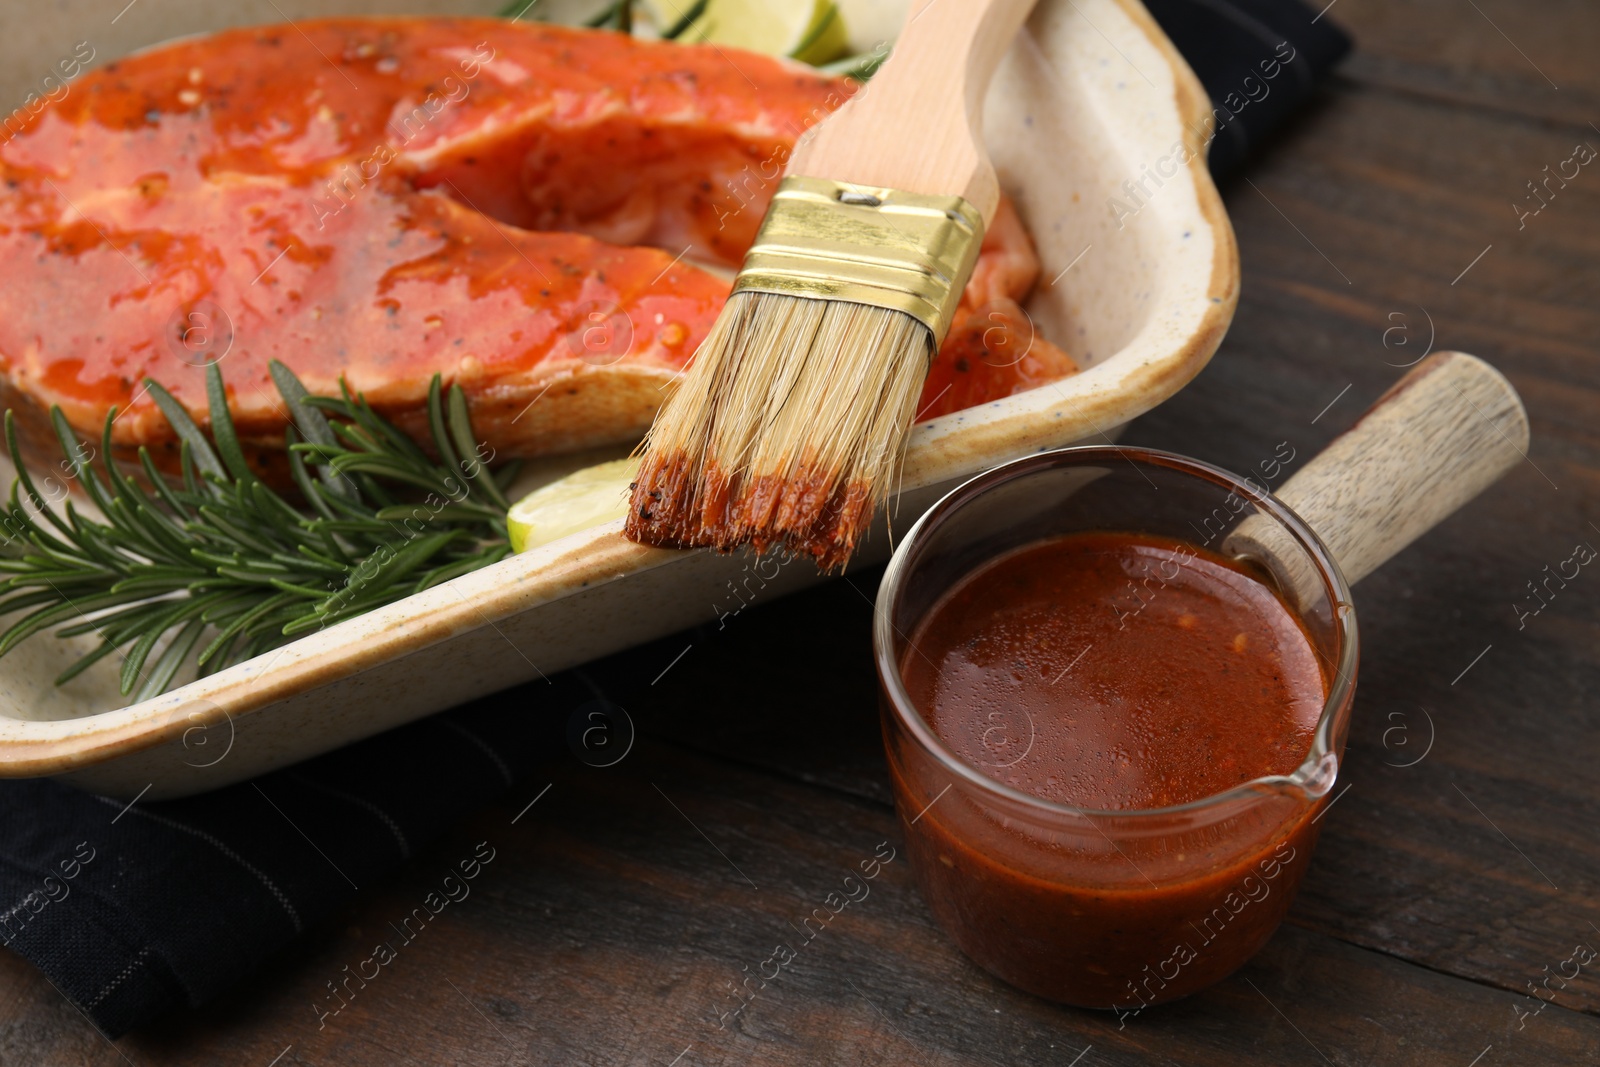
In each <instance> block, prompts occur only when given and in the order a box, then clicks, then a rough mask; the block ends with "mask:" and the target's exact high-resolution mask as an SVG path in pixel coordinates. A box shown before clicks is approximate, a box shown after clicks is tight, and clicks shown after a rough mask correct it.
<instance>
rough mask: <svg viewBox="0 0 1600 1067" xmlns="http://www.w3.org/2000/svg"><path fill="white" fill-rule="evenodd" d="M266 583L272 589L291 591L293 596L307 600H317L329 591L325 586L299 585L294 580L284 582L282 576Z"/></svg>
mask: <svg viewBox="0 0 1600 1067" xmlns="http://www.w3.org/2000/svg"><path fill="white" fill-rule="evenodd" d="M267 584H269V585H271V586H272V588H274V589H280V590H282V591H283V592H285V593H293V594H294V595H295V596H301V597H305V598H306V599H307V600H317V599H319V598H321V597H325V596H327V595H328V593H329V592H331V590H329V589H326V588H323V589H318V588H315V587H314V586H309V585H300V584H298V583H296V582H286V581H284V580H283V579H282V578H273V579H271V580H270V581H269V582H268V583H267Z"/></svg>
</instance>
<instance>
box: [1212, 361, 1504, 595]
mask: <svg viewBox="0 0 1600 1067" xmlns="http://www.w3.org/2000/svg"><path fill="white" fill-rule="evenodd" d="M1527 451H1528V414H1527V412H1526V411H1525V410H1523V407H1522V400H1521V398H1519V397H1518V396H1517V391H1516V389H1515V388H1513V387H1512V385H1511V383H1510V382H1508V381H1507V380H1506V379H1505V376H1504V375H1502V374H1501V373H1500V372H1499V371H1497V370H1495V369H1494V368H1493V367H1491V366H1489V364H1487V363H1485V362H1484V361H1483V360H1481V359H1478V358H1477V357H1476V356H1469V355H1466V354H1465V353H1462V352H1439V353H1436V354H1434V355H1432V356H1429V357H1428V358H1427V359H1425V360H1423V361H1422V362H1421V363H1419V364H1418V365H1417V366H1416V367H1415V368H1414V369H1413V370H1412V371H1411V372H1410V373H1408V374H1407V375H1406V376H1405V377H1403V378H1401V379H1400V380H1399V381H1398V382H1396V383H1395V384H1394V385H1393V386H1392V387H1391V388H1390V389H1389V391H1388V392H1386V393H1384V394H1383V396H1381V397H1379V398H1378V400H1377V402H1376V403H1375V404H1373V405H1372V407H1371V408H1370V409H1368V411H1367V413H1366V414H1365V415H1363V416H1362V417H1361V419H1360V420H1359V421H1358V422H1357V423H1356V424H1355V425H1354V426H1352V427H1351V428H1350V429H1349V430H1347V431H1345V433H1344V434H1342V435H1341V436H1340V437H1338V438H1336V439H1335V440H1334V442H1333V443H1332V444H1330V445H1329V446H1328V447H1327V448H1325V449H1323V451H1322V452H1321V453H1320V454H1318V455H1317V456H1316V458H1314V459H1313V460H1312V461H1311V462H1310V463H1309V464H1308V465H1307V466H1306V467H1305V468H1304V469H1303V470H1301V471H1300V473H1298V474H1296V475H1295V476H1294V477H1293V478H1291V479H1289V481H1288V482H1286V483H1285V484H1284V486H1283V488H1282V489H1280V490H1279V491H1278V493H1277V497H1278V499H1279V500H1282V501H1283V502H1284V503H1285V504H1287V505H1289V507H1291V508H1293V509H1294V511H1295V513H1296V514H1297V515H1299V516H1300V517H1301V518H1302V519H1304V520H1305V521H1306V523H1307V525H1309V526H1310V527H1311V528H1312V529H1313V530H1315V531H1316V532H1317V536H1319V537H1321V538H1322V542H1323V544H1325V545H1327V546H1328V550H1329V551H1330V552H1332V553H1333V557H1334V559H1335V560H1337V561H1338V563H1339V569H1340V570H1342V571H1343V572H1344V576H1345V580H1346V581H1348V582H1350V583H1351V584H1352V585H1354V584H1355V583H1356V582H1358V581H1360V580H1361V579H1362V578H1364V577H1366V576H1367V575H1368V574H1370V573H1372V571H1374V570H1376V569H1377V568H1378V567H1379V566H1380V565H1381V564H1382V563H1383V562H1384V561H1386V560H1387V559H1388V558H1389V557H1390V556H1393V555H1394V554H1395V553H1396V552H1399V551H1400V550H1401V549H1402V548H1405V547H1406V546H1407V545H1409V544H1410V543H1411V542H1412V541H1414V540H1416V539H1417V538H1418V537H1419V536H1421V535H1422V534H1423V533H1425V532H1426V531H1427V530H1429V529H1430V528H1432V527H1433V526H1434V525H1435V524H1437V523H1439V522H1440V521H1441V520H1443V519H1444V518H1445V517H1446V516H1448V515H1449V514H1450V513H1451V512H1453V511H1455V510H1456V509H1457V508H1459V507H1460V506H1461V505H1462V504H1465V503H1466V502H1467V501H1469V500H1471V499H1472V498H1473V497H1475V496H1477V495H1478V494H1479V493H1481V492H1482V491H1483V490H1484V489H1486V488H1488V487H1489V485H1491V484H1492V483H1493V482H1494V481H1495V480H1496V479H1497V478H1499V477H1500V476H1501V475H1502V474H1504V473H1505V472H1506V471H1507V470H1508V469H1510V467H1511V466H1512V465H1513V464H1515V463H1517V462H1518V461H1520V460H1521V459H1523V458H1525V457H1526V455H1527ZM1285 539H1286V535H1285V534H1284V533H1283V529H1282V527H1280V526H1278V525H1277V524H1276V523H1275V522H1274V521H1272V520H1270V519H1267V518H1266V517H1264V516H1256V517H1252V518H1250V519H1247V520H1245V521H1244V522H1242V523H1240V524H1239V526H1238V528H1237V529H1236V530H1235V531H1234V532H1233V533H1232V534H1231V535H1230V536H1229V538H1228V540H1227V542H1226V543H1225V544H1224V547H1223V551H1224V552H1225V553H1226V554H1230V555H1249V556H1253V557H1256V558H1258V559H1262V560H1263V561H1264V562H1266V563H1267V564H1268V565H1269V566H1271V567H1272V568H1273V570H1274V571H1275V572H1277V574H1278V577H1279V579H1280V581H1282V582H1283V584H1284V592H1285V594H1286V595H1288V596H1290V597H1292V598H1295V599H1297V600H1298V602H1299V603H1300V605H1301V606H1302V607H1304V606H1306V605H1308V604H1310V603H1312V602H1314V601H1315V600H1316V599H1317V598H1318V596H1319V595H1320V593H1321V582H1320V581H1319V580H1318V579H1317V576H1316V575H1315V573H1313V572H1312V569H1311V567H1310V566H1309V562H1308V561H1307V560H1306V558H1305V556H1304V555H1303V554H1302V553H1301V552H1300V551H1299V550H1298V549H1295V548H1292V547H1291V546H1288V545H1286V544H1285V543H1284V542H1285Z"/></svg>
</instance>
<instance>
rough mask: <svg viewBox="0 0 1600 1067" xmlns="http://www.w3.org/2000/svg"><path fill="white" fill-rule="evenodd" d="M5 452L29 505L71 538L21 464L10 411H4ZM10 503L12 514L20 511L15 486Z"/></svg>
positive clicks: (15, 428)
mask: <svg viewBox="0 0 1600 1067" xmlns="http://www.w3.org/2000/svg"><path fill="white" fill-rule="evenodd" d="M6 451H7V453H8V454H9V455H11V456H12V457H13V458H14V459H15V460H16V462H17V482H18V483H19V484H21V486H22V490H23V492H25V493H27V494H28V501H29V503H31V504H32V505H33V506H34V507H35V508H37V509H38V511H39V514H41V515H43V516H44V517H45V519H46V521H48V522H49V523H50V524H51V525H52V526H54V527H55V528H56V529H58V530H60V531H61V532H62V533H64V534H66V535H67V536H68V537H71V536H72V531H71V530H70V529H68V528H67V525H66V523H64V522H62V521H61V518H60V516H58V515H57V514H56V513H55V512H54V511H52V510H50V505H49V504H47V503H45V499H44V497H42V496H40V495H39V490H37V489H35V488H34V486H33V479H32V478H30V477H29V476H28V467H27V464H25V463H23V462H22V446H21V445H19V444H18V443H17V423H16V419H15V418H14V417H13V416H12V414H11V411H10V409H7V410H6ZM11 502H12V511H13V512H17V511H21V508H20V507H19V506H18V504H17V489H16V485H13V486H12V487H11ZM23 514H24V515H26V516H27V518H26V522H27V525H28V526H30V527H35V528H37V525H38V524H37V523H36V522H34V521H33V517H32V516H31V515H27V513H26V512H23Z"/></svg>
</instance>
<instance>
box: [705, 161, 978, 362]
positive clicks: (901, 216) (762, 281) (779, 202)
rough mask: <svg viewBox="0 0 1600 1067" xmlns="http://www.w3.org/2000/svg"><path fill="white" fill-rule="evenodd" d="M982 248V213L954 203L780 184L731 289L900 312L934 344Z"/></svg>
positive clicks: (815, 183) (823, 183)
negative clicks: (919, 325) (929, 334)
mask: <svg viewBox="0 0 1600 1067" xmlns="http://www.w3.org/2000/svg"><path fill="white" fill-rule="evenodd" d="M982 244H983V215H982V214H981V213H979V211H978V209H977V208H975V207H973V206H972V205H971V204H970V203H968V202H967V201H966V200H965V199H963V198H962V197H959V196H925V195H922V194H919V193H907V192H901V191H900V190H897V189H872V188H866V187H863V186H859V185H849V184H846V183H843V182H836V181H830V180H828V179H825V178H785V179H783V181H782V183H781V184H779V186H778V191H777V194H776V195H775V196H773V198H772V206H771V207H770V208H769V209H768V210H767V218H766V221H765V222H763V223H762V224H761V232H760V233H759V234H757V235H756V241H755V244H754V245H752V246H751V248H750V251H749V252H748V253H747V254H746V255H745V259H744V267H743V268H742V269H741V270H740V271H739V277H738V279H737V280H736V281H735V282H734V285H733V291H734V292H736V293H737V292H741V291H747V290H748V291H755V292H765V293H782V294H785V295H788V296H802V297H811V298H814V299H818V300H843V301H848V302H850V303H855V304H868V305H871V306H873V307H883V308H892V309H894V310H896V311H903V312H905V313H906V314H907V315H910V316H912V317H913V318H915V319H917V320H918V321H920V322H922V323H923V324H924V325H926V326H927V327H928V329H930V330H932V331H933V338H934V343H935V344H936V345H937V344H938V343H939V342H940V341H943V340H944V336H945V334H946V333H947V332H948V331H949V329H950V320H951V317H952V316H953V315H954V314H955V310H956V307H957V305H959V304H960V303H961V291H962V290H963V289H965V288H966V285H967V279H969V278H970V277H972V268H973V265H974V264H976V263H977V261H978V248H979V246H980V245H982Z"/></svg>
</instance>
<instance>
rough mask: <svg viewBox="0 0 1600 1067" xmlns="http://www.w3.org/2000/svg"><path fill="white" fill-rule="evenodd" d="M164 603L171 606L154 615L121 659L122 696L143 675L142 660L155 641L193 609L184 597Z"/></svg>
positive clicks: (151, 649) (148, 656)
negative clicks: (125, 656) (124, 657)
mask: <svg viewBox="0 0 1600 1067" xmlns="http://www.w3.org/2000/svg"><path fill="white" fill-rule="evenodd" d="M165 603H170V604H171V605H172V606H171V607H169V608H167V609H166V610H165V611H162V612H160V613H159V614H157V615H156V617H155V619H154V620H153V621H152V622H151V623H150V624H149V626H148V628H147V629H146V630H145V631H144V633H142V634H141V635H140V636H139V639H138V640H137V641H135V642H134V643H133V648H131V649H129V650H128V655H127V658H126V659H124V660H123V661H122V685H121V689H122V695H123V696H127V695H128V694H129V693H131V692H133V687H134V686H135V685H137V684H138V683H139V681H140V680H141V679H142V678H143V677H144V662H145V660H147V659H149V658H150V653H151V652H153V651H154V650H155V647H156V642H157V641H160V640H161V637H162V635H163V634H165V633H166V632H167V630H169V629H170V628H172V627H173V626H176V625H178V624H179V623H181V622H183V621H184V619H186V618H187V617H188V615H189V613H190V611H191V610H192V609H193V605H192V604H191V603H190V602H189V601H188V600H186V599H185V600H178V601H166V602H165Z"/></svg>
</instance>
